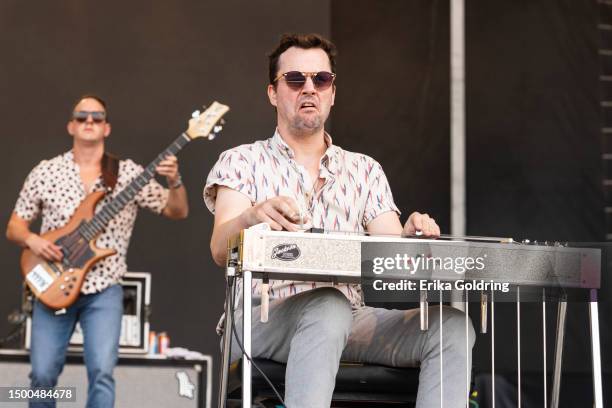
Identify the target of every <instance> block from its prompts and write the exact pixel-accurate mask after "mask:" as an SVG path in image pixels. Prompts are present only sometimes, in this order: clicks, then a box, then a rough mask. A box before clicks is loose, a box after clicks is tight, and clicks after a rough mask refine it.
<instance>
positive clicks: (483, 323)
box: [480, 292, 488, 334]
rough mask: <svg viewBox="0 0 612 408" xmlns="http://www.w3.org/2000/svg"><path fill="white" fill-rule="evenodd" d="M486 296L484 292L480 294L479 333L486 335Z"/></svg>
mask: <svg viewBox="0 0 612 408" xmlns="http://www.w3.org/2000/svg"><path fill="white" fill-rule="evenodd" d="M487 302H488V299H487V294H486V293H484V292H481V293H480V333H482V334H486V333H487V314H488V312H487Z"/></svg>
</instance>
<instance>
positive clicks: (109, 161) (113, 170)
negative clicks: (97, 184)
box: [102, 152, 119, 192]
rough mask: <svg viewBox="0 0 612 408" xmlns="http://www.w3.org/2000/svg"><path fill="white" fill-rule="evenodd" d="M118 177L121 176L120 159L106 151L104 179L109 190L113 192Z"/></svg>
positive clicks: (103, 162)
mask: <svg viewBox="0 0 612 408" xmlns="http://www.w3.org/2000/svg"><path fill="white" fill-rule="evenodd" d="M117 178H119V159H118V158H117V157H116V156H114V155H112V154H110V153H106V152H104V155H103V156H102V180H103V181H104V185H106V187H107V189H108V192H111V191H112V190H113V189H114V188H115V185H117Z"/></svg>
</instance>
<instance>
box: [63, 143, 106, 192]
mask: <svg viewBox="0 0 612 408" xmlns="http://www.w3.org/2000/svg"><path fill="white" fill-rule="evenodd" d="M62 159H63V160H64V164H65V165H66V166H67V167H68V168H70V169H71V170H72V172H73V176H74V180H75V182H76V183H77V184H78V185H79V186H80V188H81V190H83V193H85V194H89V193H92V192H94V191H100V190H103V189H104V186H103V185H102V176H99V177H98V178H97V179H96V181H95V182H94V183H93V184H92V186H91V188H90V190H89V191H85V186H84V185H83V180H82V179H81V170H80V168H79V164H78V163H77V162H75V161H74V153H73V152H72V150H68V151H67V152H66V153H64V154H63V156H62Z"/></svg>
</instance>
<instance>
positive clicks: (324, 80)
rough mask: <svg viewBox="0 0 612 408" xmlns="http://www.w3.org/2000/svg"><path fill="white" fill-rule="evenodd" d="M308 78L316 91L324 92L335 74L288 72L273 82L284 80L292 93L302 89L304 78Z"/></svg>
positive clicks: (324, 72) (325, 72)
mask: <svg viewBox="0 0 612 408" xmlns="http://www.w3.org/2000/svg"><path fill="white" fill-rule="evenodd" d="M307 77H310V79H312V83H313V84H314V87H315V89H316V90H317V91H324V90H326V89H327V88H329V87H330V86H331V84H332V83H333V82H334V79H335V78H336V74H334V73H333V72H327V71H319V72H300V71H289V72H285V73H284V74H280V75H279V76H277V77H276V79H275V80H274V82H276V81H278V80H279V79H281V78H285V82H287V86H289V88H291V89H293V90H294V91H298V90H300V89H302V87H303V86H304V84H305V83H306V78H307Z"/></svg>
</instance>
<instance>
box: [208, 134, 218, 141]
mask: <svg viewBox="0 0 612 408" xmlns="http://www.w3.org/2000/svg"><path fill="white" fill-rule="evenodd" d="M215 137H217V133H216V132H211V133H209V134H208V140H214V139H215Z"/></svg>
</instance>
